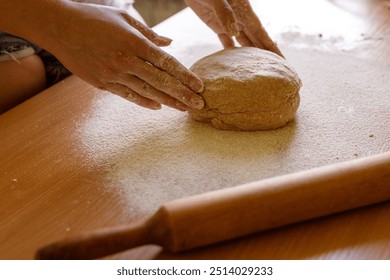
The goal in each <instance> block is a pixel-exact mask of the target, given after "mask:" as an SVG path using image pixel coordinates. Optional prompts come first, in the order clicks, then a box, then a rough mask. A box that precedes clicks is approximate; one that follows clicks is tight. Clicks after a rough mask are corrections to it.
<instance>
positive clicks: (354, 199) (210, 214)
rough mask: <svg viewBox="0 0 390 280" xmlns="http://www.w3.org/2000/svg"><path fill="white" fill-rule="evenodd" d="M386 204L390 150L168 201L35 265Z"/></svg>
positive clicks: (175, 246)
mask: <svg viewBox="0 0 390 280" xmlns="http://www.w3.org/2000/svg"><path fill="white" fill-rule="evenodd" d="M385 200H390V152H386V153H383V154H379V155H375V156H371V157H367V158H363V159H358V160H353V161H349V162H344V163H339V164H335V165H330V166H325V167H320V168H316V169H311V170H307V171H303V172H298V173H294V174H289V175H283V176H280V177H275V178H270V179H266V180H262V181H257V182H253V183H249V184H245V185H241V186H237V187H233V188H228V189H222V190H217V191H213V192H209V193H204V194H200V195H195V196H191V197H186V198H182V199H177V200H173V201H170V202H168V203H166V204H164V205H162V206H161V207H160V208H159V210H158V211H157V212H156V213H155V214H154V215H153V216H151V217H150V218H148V219H146V220H144V221H142V222H138V223H135V224H132V225H130V226H125V227H121V228H109V229H106V230H102V231H96V232H93V233H88V234H85V235H81V236H77V237H74V238H71V239H68V240H64V241H60V242H58V243H54V244H51V245H49V246H46V247H44V248H41V249H40V250H38V252H37V254H36V258H38V259H94V258H100V257H103V256H107V255H110V254H113V253H116V252H120V251H123V250H127V249H130V248H133V247H136V246H140V245H144V244H157V245H161V246H162V247H163V248H164V249H167V250H169V251H171V252H177V251H182V250H187V249H191V248H195V247H200V246H204V245H208V244H212V243H216V242H220V241H224V240H228V239H232V238H236V237H240V236H244V235H247V234H251V233H255V232H259V231H262V230H266V229H271V228H276V227H280V226H283V225H287V224H292V223H295V222H300V221H304V220H308V219H312V218H316V217H321V216H324V215H328V214H332V213H337V212H341V211H345V210H349V209H353V208H356V207H361V206H365V205H369V204H373V203H377V202H382V201H385Z"/></svg>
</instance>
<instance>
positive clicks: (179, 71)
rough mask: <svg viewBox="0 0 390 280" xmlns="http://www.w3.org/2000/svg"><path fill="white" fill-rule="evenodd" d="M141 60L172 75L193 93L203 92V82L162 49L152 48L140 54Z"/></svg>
mask: <svg viewBox="0 0 390 280" xmlns="http://www.w3.org/2000/svg"><path fill="white" fill-rule="evenodd" d="M140 58H142V59H143V60H145V61H147V62H149V63H150V64H152V65H153V66H155V67H157V68H159V69H161V70H163V71H165V72H166V73H168V74H169V75H172V76H173V77H175V78H176V79H177V80H178V81H180V82H181V83H182V84H183V85H185V86H187V87H188V88H189V89H191V90H192V91H194V92H202V91H203V88H204V86H203V81H202V80H201V79H200V78H198V76H196V75H195V74H194V73H192V72H191V71H189V70H188V69H187V68H186V67H184V65H182V64H181V63H180V62H179V61H178V60H177V59H175V58H174V57H172V56H170V55H168V54H167V53H166V52H164V51H163V50H161V49H160V48H157V47H154V46H150V48H149V49H148V50H146V51H145V52H144V53H143V54H140Z"/></svg>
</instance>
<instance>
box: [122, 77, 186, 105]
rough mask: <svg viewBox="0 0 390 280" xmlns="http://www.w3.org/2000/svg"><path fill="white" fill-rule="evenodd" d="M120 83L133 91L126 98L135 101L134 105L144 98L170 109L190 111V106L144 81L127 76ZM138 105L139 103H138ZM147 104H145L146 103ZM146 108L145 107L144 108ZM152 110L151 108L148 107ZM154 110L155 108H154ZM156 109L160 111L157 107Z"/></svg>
mask: <svg viewBox="0 0 390 280" xmlns="http://www.w3.org/2000/svg"><path fill="white" fill-rule="evenodd" d="M118 83H119V84H121V85H123V86H125V87H127V88H128V89H131V91H132V92H131V94H130V95H129V96H127V97H126V99H128V100H130V101H132V100H135V101H134V103H137V100H139V99H140V97H142V98H143V99H145V98H146V99H148V100H153V101H155V102H157V104H164V105H166V106H168V107H171V108H174V109H177V110H180V111H186V110H188V106H186V105H185V104H183V103H182V102H180V101H179V100H176V99H175V98H173V97H171V96H169V95H167V94H165V93H164V92H162V91H160V90H157V89H155V88H154V87H152V86H151V85H149V84H147V83H146V82H144V81H143V80H141V79H140V78H138V77H135V76H133V75H125V76H123V78H122V79H119V80H118ZM137 104H138V103H137ZM144 104H145V102H144ZM144 107H145V106H144ZM148 108H150V107H148ZM152 109H154V108H152ZM156 109H159V108H157V107H156Z"/></svg>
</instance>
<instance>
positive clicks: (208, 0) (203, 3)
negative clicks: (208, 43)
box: [184, 0, 283, 57]
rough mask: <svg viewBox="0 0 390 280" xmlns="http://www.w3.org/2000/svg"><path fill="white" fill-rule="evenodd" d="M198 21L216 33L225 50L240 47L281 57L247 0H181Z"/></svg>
mask: <svg viewBox="0 0 390 280" xmlns="http://www.w3.org/2000/svg"><path fill="white" fill-rule="evenodd" d="M184 2H185V3H186V4H187V6H189V7H190V8H191V9H192V10H193V11H194V12H195V13H196V14H197V15H198V16H199V18H200V19H201V20H203V21H204V22H205V23H206V24H207V25H208V26H209V27H210V28H211V29H212V30H213V31H214V32H215V33H217V34H218V37H219V39H220V41H221V42H222V45H223V46H224V47H225V48H229V47H234V41H233V39H232V37H233V36H235V37H236V39H237V41H238V42H239V43H240V44H241V45H242V46H253V47H258V48H261V49H265V50H269V51H271V52H274V53H276V54H278V55H280V56H282V57H283V55H282V53H281V51H280V50H279V48H278V47H277V45H276V44H275V42H274V41H272V39H271V38H270V37H269V35H268V33H267V31H266V30H265V29H264V27H263V25H262V24H261V21H260V19H259V18H258V17H257V15H256V14H255V12H254V11H253V9H252V7H251V5H250V4H249V1H248V0H184Z"/></svg>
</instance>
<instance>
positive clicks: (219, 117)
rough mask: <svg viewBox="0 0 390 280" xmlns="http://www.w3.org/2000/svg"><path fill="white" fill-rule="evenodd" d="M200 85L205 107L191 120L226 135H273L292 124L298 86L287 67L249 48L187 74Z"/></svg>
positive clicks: (206, 61) (213, 58) (214, 57)
mask: <svg viewBox="0 0 390 280" xmlns="http://www.w3.org/2000/svg"><path fill="white" fill-rule="evenodd" d="M190 69H191V70H192V71H193V72H194V73H195V74H197V75H198V76H199V78H201V79H202V80H203V82H204V85H205V90H204V91H203V92H202V93H201V95H202V97H203V99H204V101H205V107H204V108H203V109H201V110H194V109H190V110H189V111H188V112H189V114H190V116H191V117H192V118H194V119H195V120H197V121H201V122H209V123H211V124H212V125H213V126H214V127H215V128H218V129H225V130H268V129H276V128H279V127H282V126H284V125H286V124H287V123H288V122H290V121H292V120H293V119H294V116H295V112H296V110H297V109H298V106H299V100H300V98H299V89H300V87H301V80H300V79H299V77H298V74H297V73H296V72H295V70H294V69H293V68H292V67H291V66H290V65H289V64H288V63H287V61H286V60H285V59H284V58H282V57H280V56H278V55H276V54H274V53H272V52H269V51H265V50H261V49H259V48H253V47H241V48H231V49H225V50H222V51H219V52H216V53H214V54H211V55H209V56H206V57H204V58H202V59H200V60H199V61H197V62H196V63H195V64H194V65H193V66H192V67H191V68H190Z"/></svg>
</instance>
